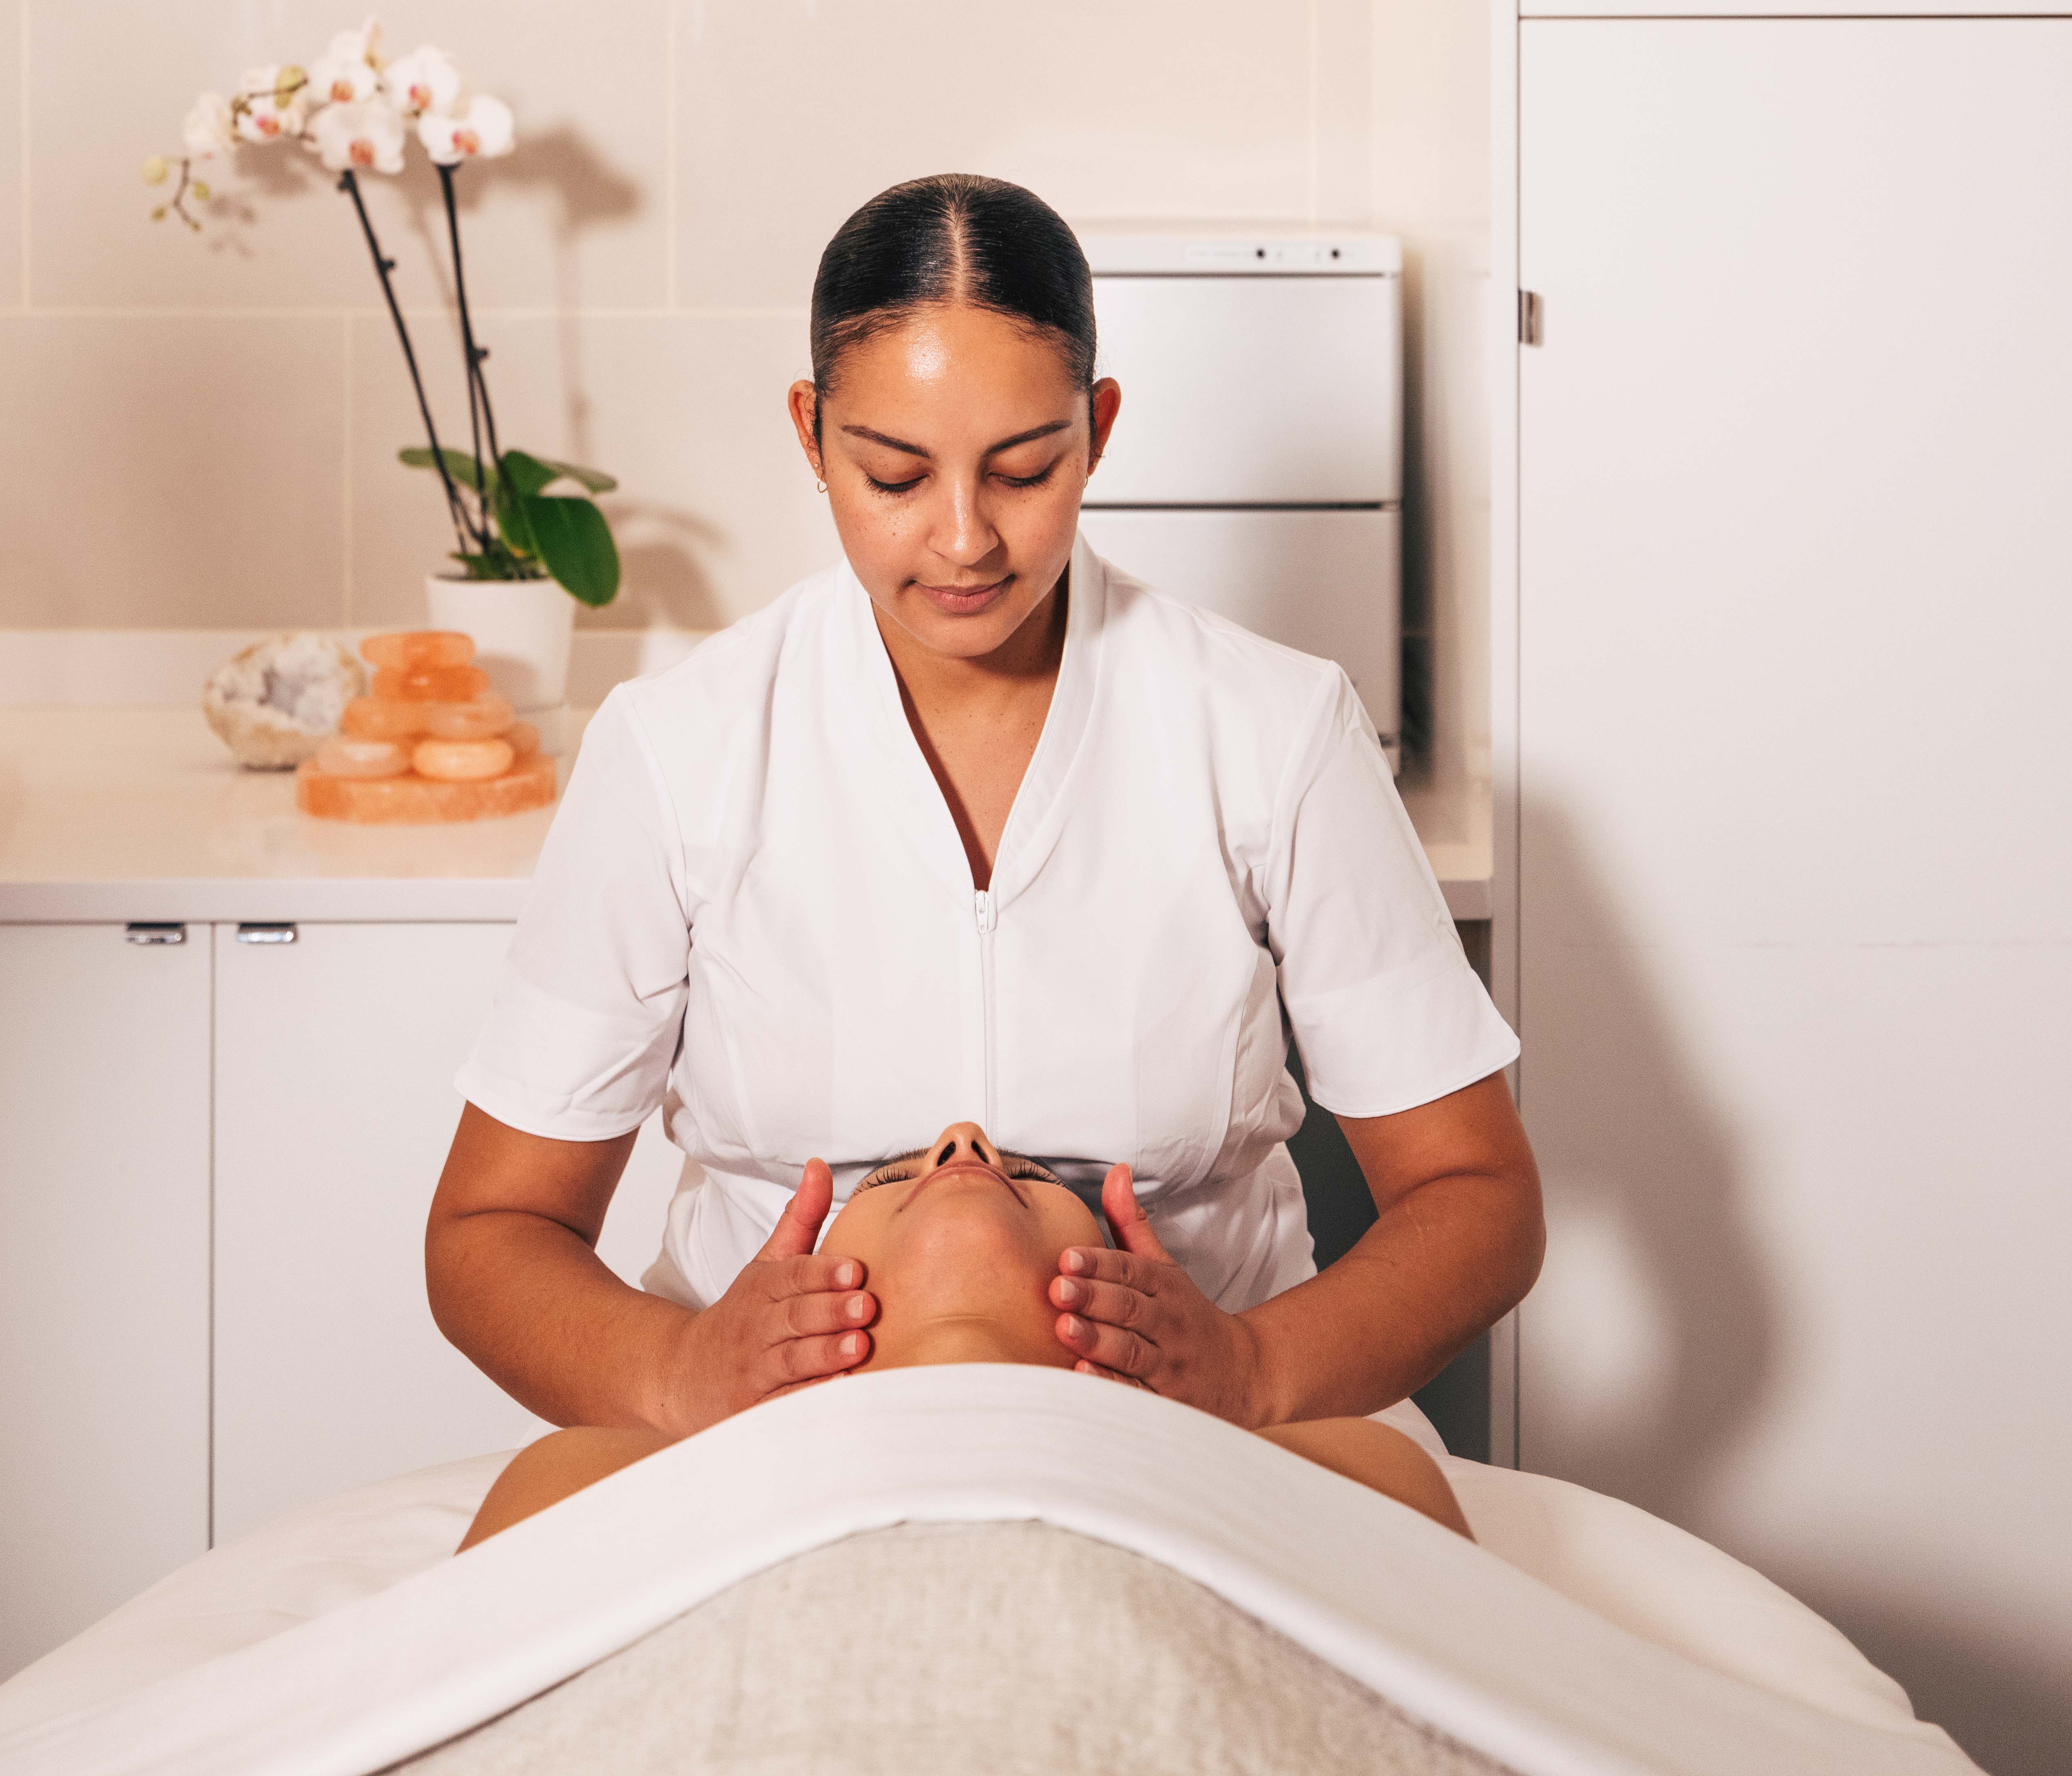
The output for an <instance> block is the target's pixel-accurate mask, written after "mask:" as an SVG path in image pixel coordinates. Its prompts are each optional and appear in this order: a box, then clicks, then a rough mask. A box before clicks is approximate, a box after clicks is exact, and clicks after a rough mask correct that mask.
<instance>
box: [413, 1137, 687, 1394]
mask: <svg viewBox="0 0 2072 1776" xmlns="http://www.w3.org/2000/svg"><path fill="white" fill-rule="evenodd" d="M633 1141H634V1137H632V1136H631V1134H627V1135H620V1136H618V1137H614V1138H612V1139H611V1140H607V1141H553V1140H549V1139H547V1138H546V1137H544V1136H539V1135H531V1134H527V1133H524V1132H523V1131H522V1130H520V1129H517V1128H512V1127H510V1126H509V1125H508V1124H504V1123H501V1122H499V1121H498V1120H496V1119H495V1117H493V1116H489V1115H487V1113H486V1112H483V1111H482V1110H480V1109H479V1108H477V1107H476V1106H475V1105H474V1104H467V1105H466V1106H464V1107H463V1110H462V1112H461V1118H460V1125H459V1127H458V1128H456V1129H455V1130H454V1141H453V1149H452V1151H451V1152H450V1153H448V1154H447V1156H446V1170H445V1171H444V1172H443V1173H442V1174H441V1176H440V1178H439V1187H438V1191H437V1193H436V1194H434V1197H433V1198H432V1207H431V1213H430V1215H429V1216H428V1217H427V1219H426V1224H425V1282H426V1289H427V1292H428V1293H429V1295H430V1300H431V1309H432V1318H434V1320H436V1321H437V1322H438V1327H439V1330H441V1331H442V1332H443V1333H445V1334H446V1337H447V1338H450V1340H452V1342H453V1343H454V1345H455V1346H457V1347H458V1349H459V1350H460V1351H461V1353H462V1354H463V1355H464V1356H466V1357H467V1358H468V1359H470V1360H471V1361H472V1362H473V1363H475V1365H476V1366H477V1367H479V1368H480V1369H481V1370H482V1371H483V1372H484V1373H485V1374H487V1375H488V1376H489V1377H490V1379H491V1380H493V1381H495V1383H497V1385H498V1386H499V1387H502V1388H504V1390H505V1391H506V1392H508V1393H509V1394H511V1395H512V1396H513V1397H514V1398H515V1399H516V1400H518V1401H519V1403H520V1404H522V1405H524V1406H525V1407H526V1408H528V1409H529V1410H531V1411H532V1412H537V1413H538V1414H539V1416H541V1417H542V1418H544V1419H545V1420H548V1421H549V1423H552V1424H591V1425H599V1426H606V1427H614V1428H624V1429H633V1428H636V1427H643V1426H644V1427H646V1428H648V1429H654V1430H660V1431H668V1432H670V1433H672V1434H675V1435H681V1434H682V1433H683V1432H684V1431H685V1430H687V1429H693V1428H694V1427H693V1426H692V1425H690V1424H679V1423H677V1422H676V1420H679V1419H680V1418H682V1417H684V1416H685V1413H686V1408H687V1407H688V1408H693V1409H694V1408H695V1402H694V1401H693V1400H686V1399H685V1391H686V1389H687V1388H688V1389H689V1391H691V1392H696V1390H697V1386H698V1384H699V1383H700V1381H701V1379H709V1378H701V1376H700V1375H699V1373H698V1370H697V1366H696V1365H695V1364H693V1363H690V1362H689V1361H687V1360H686V1358H687V1355H688V1346H689V1345H690V1344H691V1343H692V1342H693V1334H691V1332H690V1326H691V1323H692V1322H693V1321H694V1320H695V1319H696V1318H697V1315H695V1314H694V1313H692V1312H691V1310H690V1309H688V1308H684V1307H680V1306H678V1305H676V1303H675V1302H673V1301H664V1300H663V1299H662V1298H661V1297H659V1296H654V1295H646V1294H643V1293H641V1292H640V1291H639V1289H629V1288H628V1287H627V1285H625V1284H624V1283H623V1282H621V1281H619V1278H618V1277H616V1276H614V1275H613V1274H612V1273H611V1270H610V1269H609V1268H606V1264H605V1263H604V1261H603V1260H602V1259H600V1258H599V1257H598V1256H597V1252H596V1249H595V1248H596V1244H597V1238H598V1234H599V1233H600V1232H601V1231H602V1229H603V1227H604V1218H605V1214H606V1211H607V1210H608V1209H609V1208H610V1207H611V1199H612V1196H613V1194H615V1192H616V1190H618V1187H619V1178H620V1176H621V1174H623V1172H624V1171H625V1169H626V1161H627V1158H628V1157H629V1156H630V1155H631V1153H632V1151H633Z"/></svg>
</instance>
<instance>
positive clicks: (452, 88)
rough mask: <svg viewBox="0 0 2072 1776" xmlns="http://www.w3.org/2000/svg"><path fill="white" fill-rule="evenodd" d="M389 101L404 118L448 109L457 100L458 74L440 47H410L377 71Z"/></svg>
mask: <svg viewBox="0 0 2072 1776" xmlns="http://www.w3.org/2000/svg"><path fill="white" fill-rule="evenodd" d="M381 84H383V85H384V86H385V87H386V88H388V89H389V102H390V103H391V104H393V105H394V106H395V107H396V109H397V110H399V111H401V113H403V115H404V116H405V117H417V116H419V115H420V114H421V113H424V112H426V111H451V110H452V109H454V106H455V105H458V104H459V102H460V92H461V84H460V73H459V71H458V69H457V68H454V65H453V63H452V61H451V60H449V59H448V57H447V55H446V51H444V50H442V49H434V47H432V46H431V45H430V43H426V44H425V45H424V46H423V47H421V48H419V49H413V50H412V51H410V53H409V55H407V56H402V57H401V58H399V59H398V60H395V61H393V62H391V63H390V64H389V65H388V67H386V68H384V69H383V70H382V71H381Z"/></svg>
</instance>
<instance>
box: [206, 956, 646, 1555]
mask: <svg viewBox="0 0 2072 1776" xmlns="http://www.w3.org/2000/svg"><path fill="white" fill-rule="evenodd" d="M291 929H293V930H294V941H293V942H290V943H239V942H237V941H235V934H236V927H233V926H228V925H225V926H220V927H217V935H218V941H217V943H216V1538H217V1540H225V1539H227V1538H228V1537H230V1536H233V1535H241V1534H243V1533H244V1532H245V1531H247V1530H249V1529H252V1528H255V1527H257V1526H258V1525H259V1524H261V1523H265V1522H267V1521H269V1520H270V1519H273V1518H274V1517H277V1516H279V1515H281V1514H282V1512H284V1511H291V1510H294V1509H295V1508H296V1507H298V1506H302V1505H305V1504H309V1503H314V1502H315V1501H316V1500H318V1499H320V1498H325V1497H327V1496H328V1495H330V1494H332V1493H335V1492H338V1491H340V1490H343V1489H345V1488H347V1487H348V1486H358V1485H360V1484H362V1483H363V1482H367V1481H371V1480H378V1479H380V1478H384V1477H385V1476H387V1475H389V1474H401V1473H404V1472H405V1471H407V1470H410V1469H413V1468H418V1467H423V1466H427V1465H429V1464H430V1463H433V1462H437V1461H453V1460H456V1459H458V1458H459V1457H463V1456H471V1455H479V1454H482V1453H484V1452H486V1451H488V1450H491V1449H508V1448H509V1447H511V1446H512V1445H514V1444H517V1443H521V1442H524V1441H526V1440H527V1439H528V1438H530V1437H534V1436H537V1435H539V1434H540V1433H541V1432H543V1431H544V1430H545V1429H546V1427H545V1425H543V1424H541V1421H540V1420H537V1419H536V1418H534V1417H533V1416H532V1414H531V1413H529V1412H526V1411H525V1410H524V1408H522V1407H520V1405H518V1404H516V1402H515V1401H513V1400H511V1399H510V1398H509V1397H508V1396H507V1395H505V1394H504V1392H502V1391H501V1390H500V1389H499V1388H498V1387H496V1386H495V1383H492V1382H491V1380H490V1379H488V1378H487V1376H485V1375H483V1374H482V1373H481V1371H479V1370H478V1369H476V1368H475V1366H474V1365H473V1364H472V1363H470V1362H469V1361H468V1360H467V1358H465V1357H463V1355H461V1354H460V1353H459V1352H458V1350H454V1348H453V1346H451V1345H450V1344H448V1343H447V1342H446V1339H445V1338H444V1337H443V1336H442V1334H441V1333H440V1331H439V1330H438V1326H436V1325H435V1324H434V1322H433V1320H432V1315H431V1309H430V1305H429V1304H428V1303H427V1301H426V1294H425V1272H424V1231H425V1215H426V1210H427V1209H428V1208H429V1207H430V1203H431V1199H432V1192H433V1190H434V1188H435V1187H436V1186H437V1185H438V1177H439V1170H440V1168H441V1166H442V1165H443V1164H444V1162H445V1160H446V1149H447V1147H448V1145H450V1142H451V1141H452V1139H453V1132H454V1124H455V1123H456V1122H457V1121H458V1120H459V1116H460V1110H461V1100H459V1098H458V1097H457V1096H455V1095H454V1089H453V1077H454V1072H455V1071H456V1070H457V1069H458V1067H459V1065H460V1063H461V1061H462V1059H463V1057H464V1055H465V1054H466V1053H467V1049H468V1047H469V1046H470V1045H471V1043H472V1042H473V1041H474V1039H475V1032H476V1030H477V1029H478V1028H479V1026H480V1023H481V1021H482V1018H483V1014H484V1013H485V1012H486V1011H487V1009H488V1005H489V1001H490V995H491V991H492V989H494V987H495V980H496V976H497V972H498V971H499V970H500V968H501V967H502V966H503V962H504V951H505V949H506V948H508V945H509V943H510V939H511V931H512V927H510V926H508V925H504V924H444V923H440V924H433V923H424V924H378V925H344V924H310V923H305V924H302V925H301V926H299V927H291ZM679 1158H680V1155H677V1154H676V1153H674V1151H673V1149H670V1148H668V1145H666V1143H664V1141H662V1140H661V1138H660V1129H659V1127H655V1126H651V1127H650V1128H648V1129H645V1130H643V1133H642V1136H641V1141H640V1143H639V1147H638V1148H637V1149H636V1150H635V1157H634V1159H633V1161H632V1162H631V1164H630V1165H628V1167H627V1178H626V1181H625V1182H624V1183H623V1185H622V1186H621V1187H620V1190H619V1195H618V1197H617V1198H615V1200H614V1203H613V1207H612V1212H611V1218H610V1220H609V1222H608V1223H607V1229H606V1236H605V1239H604V1241H603V1242H602V1244H601V1248H600V1249H601V1250H602V1252H603V1255H604V1256H605V1258H606V1262H607V1263H615V1265H616V1268H618V1269H619V1272H620V1274H621V1275H622V1276H626V1277H627V1280H628V1281H634V1282H637V1281H639V1272H640V1268H642V1266H643V1265H644V1264H646V1262H647V1261H648V1259H649V1258H651V1257H652V1256H653V1254H654V1252H655V1251H656V1248H657V1247H658V1245H659V1244H660V1234H661V1224H662V1215H663V1211H664V1205H665V1204H666V1202H667V1198H668V1192H669V1190H670V1188H671V1186H672V1184H673V1182H674V1181H675V1176H676V1161H677V1160H678V1159H679Z"/></svg>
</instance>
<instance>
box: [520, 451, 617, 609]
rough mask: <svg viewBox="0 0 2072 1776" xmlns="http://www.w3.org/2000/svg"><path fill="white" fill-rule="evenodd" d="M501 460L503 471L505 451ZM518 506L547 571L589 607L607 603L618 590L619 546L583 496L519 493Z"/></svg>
mask: <svg viewBox="0 0 2072 1776" xmlns="http://www.w3.org/2000/svg"><path fill="white" fill-rule="evenodd" d="M510 460H511V458H510V457H509V455H508V454H506V456H505V457H504V462H505V463H506V465H507V468H506V473H507V474H508V472H509V471H508V464H509V463H510ZM520 505H521V506H522V508H523V510H524V521H525V523H526V525H527V527H528V532H529V534H530V535H531V537H532V539H533V541H535V542H536V543H537V545H538V549H537V553H538V555H539V557H540V559H541V561H542V562H544V563H545V565H546V569H547V571H548V572H549V574H553V577H554V578H555V579H556V580H557V581H558V582H560V583H561V586H563V588H564V589H565V590H567V591H568V592H569V594H570V595H571V596H573V597H574V598H578V599H579V600H580V601H581V602H583V603H585V604H586V605H589V606H591V607H592V608H593V609H595V608H597V607H598V606H602V605H606V604H609V603H611V601H612V599H613V598H615V597H617V596H618V594H619V547H618V545H616V544H615V543H614V542H613V541H612V540H611V525H610V524H607V523H606V522H605V517H604V514H603V513H602V512H599V511H598V509H597V508H596V507H595V506H594V505H592V504H590V501H589V500H583V499H578V498H575V497H573V496H562V495H554V494H537V493H536V494H533V495H530V496H528V497H521V499H520ZM505 534H506V536H507V537H508V535H509V533H508V532H506V533H505Z"/></svg>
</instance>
